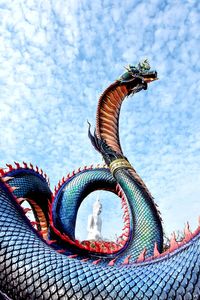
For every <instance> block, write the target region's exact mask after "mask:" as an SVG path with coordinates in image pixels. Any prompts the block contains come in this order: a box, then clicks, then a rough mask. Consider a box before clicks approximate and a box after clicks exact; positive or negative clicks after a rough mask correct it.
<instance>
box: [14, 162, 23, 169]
mask: <svg viewBox="0 0 200 300" xmlns="http://www.w3.org/2000/svg"><path fill="white" fill-rule="evenodd" d="M14 163H15V165H16V167H17V169H19V168H21V166H20V164H19V163H18V162H16V161H14Z"/></svg>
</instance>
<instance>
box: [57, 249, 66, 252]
mask: <svg viewBox="0 0 200 300" xmlns="http://www.w3.org/2000/svg"><path fill="white" fill-rule="evenodd" d="M57 252H58V253H65V252H66V250H64V249H60V250H57Z"/></svg>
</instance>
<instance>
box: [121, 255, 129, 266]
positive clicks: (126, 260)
mask: <svg viewBox="0 0 200 300" xmlns="http://www.w3.org/2000/svg"><path fill="white" fill-rule="evenodd" d="M130 258H131V255H129V256H127V257H126V258H125V260H124V261H123V263H122V265H128V264H129V260H130Z"/></svg>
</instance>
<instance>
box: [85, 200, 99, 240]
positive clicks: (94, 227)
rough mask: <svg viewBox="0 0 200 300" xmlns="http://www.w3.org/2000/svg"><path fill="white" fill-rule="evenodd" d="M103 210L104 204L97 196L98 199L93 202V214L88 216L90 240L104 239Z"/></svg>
mask: <svg viewBox="0 0 200 300" xmlns="http://www.w3.org/2000/svg"><path fill="white" fill-rule="evenodd" d="M101 210H102V204H101V202H100V200H99V198H97V200H96V201H95V202H94V204H93V214H91V215H89V216H88V226H87V231H88V236H87V239H88V240H95V241H100V240H102V235H101V227H102V220H101V217H100V213H101Z"/></svg>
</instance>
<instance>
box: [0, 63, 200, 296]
mask: <svg viewBox="0 0 200 300" xmlns="http://www.w3.org/2000/svg"><path fill="white" fill-rule="evenodd" d="M155 79H157V73H156V72H154V71H151V70H150V67H149V65H148V63H147V62H146V65H145V64H143V65H141V64H139V65H138V67H131V66H129V67H128V69H127V72H125V73H124V74H123V75H122V76H121V77H120V78H119V79H118V80H116V81H115V82H114V83H113V84H111V85H110V86H109V87H108V88H107V89H106V90H105V92H104V93H103V94H102V96H101V97H100V99H99V104H98V108H97V123H96V131H95V134H94V136H93V135H92V134H91V133H90V131H89V137H90V139H91V142H92V144H93V146H94V147H95V148H96V149H97V150H98V151H99V152H100V153H101V154H102V156H103V158H104V160H105V162H106V165H107V166H104V167H101V166H98V167H89V168H86V167H85V168H83V169H82V170H81V169H79V170H78V171H77V172H73V174H71V175H68V176H67V177H66V178H63V179H62V180H61V181H60V182H59V184H58V187H57V188H56V190H55V193H54V194H52V192H51V190H50V188H49V185H48V181H47V180H46V175H45V174H43V172H42V171H41V170H39V169H38V168H37V167H36V168H33V166H32V165H30V166H28V165H27V164H26V163H23V166H22V165H20V164H18V163H15V166H14V167H13V166H11V165H7V167H8V168H7V169H1V170H0V174H1V178H0V291H1V292H0V298H2V299H17V300H20V299H56V300H57V299H161V300H162V299H199V297H200V276H199V275H200V229H199V228H197V230H196V231H195V232H194V233H191V232H190V231H189V227H187V228H186V230H185V238H184V239H183V241H182V242H179V243H178V242H176V240H175V238H172V240H171V245H170V248H169V249H167V250H166V251H164V252H162V251H163V230H162V224H161V219H160V216H159V213H158V211H157V207H156V205H155V203H154V201H153V198H152V196H151V194H150V192H149V191H148V189H147V187H146V186H145V184H144V183H143V181H142V180H141V178H140V177H139V176H138V174H137V173H136V171H135V170H134V169H133V167H132V166H131V165H130V163H129V162H128V160H127V159H126V158H125V157H124V155H123V152H122V149H121V146H120V141H119V134H118V120H119V113H120V107H121V104H122V101H123V100H124V98H126V97H127V96H129V95H131V94H134V93H136V92H139V91H140V90H142V89H146V88H147V85H148V83H150V82H151V81H153V80H155ZM98 189H104V190H108V191H111V192H113V193H116V194H118V195H119V196H120V197H121V201H122V206H123V208H124V230H123V232H122V235H121V236H120V237H119V238H118V241H117V243H116V242H115V243H114V242H113V243H111V242H91V241H84V242H80V241H78V240H76V239H75V234H74V228H75V223H76V216H77V211H78V208H79V206H80V204H81V202H82V201H83V200H84V198H85V197H86V196H87V195H88V194H89V193H91V192H93V191H95V190H98ZM25 200H26V201H28V202H29V204H30V206H31V208H32V210H33V213H34V216H35V220H36V221H35V222H32V223H31V222H30V221H29V220H28V218H27V217H26V216H25V212H26V211H27V209H25V211H24V209H23V208H22V204H23V202H24V201H25Z"/></svg>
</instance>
